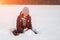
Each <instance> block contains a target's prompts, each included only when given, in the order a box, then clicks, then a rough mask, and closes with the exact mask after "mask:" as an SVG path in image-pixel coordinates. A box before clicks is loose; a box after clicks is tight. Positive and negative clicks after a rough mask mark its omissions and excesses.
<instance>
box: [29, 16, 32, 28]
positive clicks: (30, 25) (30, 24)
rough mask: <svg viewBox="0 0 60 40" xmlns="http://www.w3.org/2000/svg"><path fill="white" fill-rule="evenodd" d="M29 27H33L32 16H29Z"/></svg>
mask: <svg viewBox="0 0 60 40" xmlns="http://www.w3.org/2000/svg"><path fill="white" fill-rule="evenodd" d="M28 28H29V29H32V23H31V16H30V17H29V27H28Z"/></svg>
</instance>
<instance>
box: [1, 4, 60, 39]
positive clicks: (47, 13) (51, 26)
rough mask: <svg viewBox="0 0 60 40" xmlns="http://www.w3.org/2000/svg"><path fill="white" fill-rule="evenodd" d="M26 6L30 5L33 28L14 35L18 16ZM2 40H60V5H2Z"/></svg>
mask: <svg viewBox="0 0 60 40" xmlns="http://www.w3.org/2000/svg"><path fill="white" fill-rule="evenodd" d="M24 7H29V10H30V15H31V17H32V26H33V28H34V30H36V31H37V32H38V34H34V33H33V32H32V31H31V30H28V31H26V32H25V33H23V34H20V35H19V36H14V35H13V34H12V32H11V31H12V30H13V29H14V28H15V27H16V18H17V16H18V15H19V13H20V11H21V10H22V9H23V8H24ZM0 40H60V5H35V6H34V5H0Z"/></svg>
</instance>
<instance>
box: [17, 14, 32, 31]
mask: <svg viewBox="0 0 60 40" xmlns="http://www.w3.org/2000/svg"><path fill="white" fill-rule="evenodd" d="M23 17H24V14H23V13H20V15H19V16H18V17H17V24H16V27H17V31H19V32H23V30H24V29H25V28H29V29H31V28H32V24H31V16H30V15H28V16H26V26H23V21H22V18H23Z"/></svg>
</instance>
